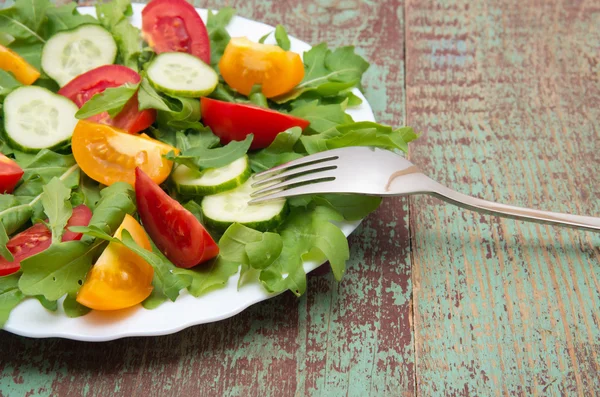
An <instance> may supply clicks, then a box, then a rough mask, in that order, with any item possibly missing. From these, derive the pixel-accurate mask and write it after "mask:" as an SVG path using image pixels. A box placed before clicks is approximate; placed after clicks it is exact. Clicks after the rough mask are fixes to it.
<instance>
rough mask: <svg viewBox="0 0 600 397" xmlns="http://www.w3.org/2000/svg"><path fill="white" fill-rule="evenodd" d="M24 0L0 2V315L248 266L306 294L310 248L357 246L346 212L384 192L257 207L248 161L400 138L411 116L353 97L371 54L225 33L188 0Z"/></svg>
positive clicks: (151, 299) (153, 299) (87, 304)
mask: <svg viewBox="0 0 600 397" xmlns="http://www.w3.org/2000/svg"><path fill="white" fill-rule="evenodd" d="M96 13H97V16H98V18H97V19H96V18H93V17H91V16H88V15H81V14H79V12H78V11H77V8H76V4H75V3H70V4H67V5H63V6H60V7H56V6H55V5H53V4H52V3H51V2H50V1H49V0H16V2H15V3H14V5H12V6H11V7H10V8H6V9H3V10H0V106H1V113H0V131H1V142H0V145H1V146H0V151H1V153H2V154H0V192H1V193H2V194H1V195H0V326H2V325H3V324H4V323H5V322H6V320H7V319H8V317H9V315H10V311H11V310H12V309H13V308H14V307H15V306H17V305H18V304H19V303H20V302H21V301H22V300H24V299H28V298H32V299H37V300H38V301H39V302H40V304H42V305H43V306H44V307H45V308H46V309H48V310H57V309H58V306H59V305H61V306H62V308H63V310H64V313H65V314H66V315H67V316H70V317H77V316H81V315H84V314H86V313H87V312H89V311H90V310H118V309H123V308H127V307H131V306H135V305H138V304H140V303H141V304H142V306H143V307H145V308H146V309H152V308H155V307H157V306H158V305H160V304H161V303H163V302H165V301H167V300H171V301H175V300H176V299H177V298H178V296H179V295H180V294H181V292H182V291H184V290H187V291H188V292H189V294H191V295H193V296H195V297H198V296H201V295H202V294H204V293H207V292H208V291H210V290H212V289H215V288H219V287H222V286H223V285H225V284H226V283H227V281H228V280H229V278H230V277H231V276H233V275H235V274H238V273H240V278H239V284H238V285H242V284H243V283H245V282H250V281H258V282H260V283H261V285H262V286H263V287H264V288H265V289H266V290H267V291H269V292H282V291H285V290H290V291H292V292H293V293H294V294H296V295H298V296H300V295H301V294H303V293H304V291H305V290H306V274H305V272H304V269H303V266H302V263H303V261H304V260H308V259H317V260H324V259H327V260H329V263H330V265H331V268H332V271H333V274H334V276H335V278H336V279H337V280H339V279H341V277H342V275H343V274H344V271H345V264H346V261H347V259H348V258H349V249H348V242H347V240H346V237H345V236H344V234H343V233H342V231H341V230H340V228H339V227H338V226H336V222H341V221H344V220H346V221H352V220H358V219H362V218H363V217H365V216H366V215H368V214H369V213H370V212H372V211H373V210H375V209H376V208H377V207H378V206H379V203H380V199H379V198H373V197H364V196H358V195H335V194H328V195H314V196H304V197H298V198H292V199H288V200H285V199H279V200H273V201H271V202H267V203H264V204H259V205H248V202H249V200H250V194H251V193H252V192H253V188H252V186H251V185H252V174H254V173H257V172H260V171H264V170H267V169H270V168H272V167H274V166H276V165H280V164H283V163H285V162H288V161H291V160H294V159H297V158H300V157H303V156H306V155H308V154H312V153H316V152H319V151H323V150H328V149H334V148H340V147H345V146H355V145H365V146H376V147H381V148H385V149H389V150H393V151H406V150H407V143H408V142H410V141H411V140H413V139H415V138H416V137H417V136H416V134H415V133H414V132H413V130H412V129H411V128H408V127H403V128H392V127H389V126H384V125H380V124H377V123H374V122H355V121H354V120H353V119H352V118H351V117H350V115H348V114H347V113H346V110H347V109H348V108H350V107H352V106H357V105H359V104H360V103H361V99H360V98H359V97H357V96H356V95H354V94H353V93H352V89H353V88H355V87H359V86H360V82H361V77H362V75H363V73H364V72H365V71H366V70H367V68H368V66H369V64H368V63H367V62H366V61H365V60H364V59H363V58H362V57H361V56H359V55H357V54H356V53H355V51H354V48H353V47H341V48H337V49H335V50H332V49H329V48H328V46H327V44H325V43H322V44H319V45H316V46H314V47H312V49H311V50H310V51H307V52H306V53H304V54H303V57H301V56H300V54H297V53H294V52H291V51H290V47H291V44H290V39H289V38H288V36H287V33H286V31H285V29H284V28H283V27H282V26H281V25H278V26H277V28H276V29H275V31H274V32H273V35H274V38H275V41H276V43H277V45H271V44H264V43H265V41H266V40H267V39H268V38H269V37H268V36H269V35H267V36H265V37H263V38H262V39H261V40H260V41H259V42H258V43H256V42H252V41H250V40H248V39H247V38H245V37H234V38H232V37H230V36H229V34H228V33H227V30H226V26H227V25H228V23H229V22H230V20H231V19H232V18H233V17H234V14H235V11H234V10H233V9H231V8H223V9H221V10H220V11H218V12H217V13H212V12H209V14H208V20H207V23H206V25H205V24H204V23H203V21H202V20H201V19H200V17H199V15H198V13H197V12H196V10H195V9H194V8H193V7H192V6H191V5H190V4H188V3H187V2H186V1H185V0H152V1H151V2H150V3H149V4H148V5H147V6H146V7H145V8H144V10H143V12H142V29H141V30H140V29H137V28H136V27H134V26H132V25H131V23H130V22H129V20H128V17H129V16H131V15H132V8H131V4H130V3H129V1H128V0H113V1H111V2H107V3H102V4H99V5H97V6H96Z"/></svg>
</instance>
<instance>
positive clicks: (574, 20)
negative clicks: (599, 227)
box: [406, 0, 600, 396]
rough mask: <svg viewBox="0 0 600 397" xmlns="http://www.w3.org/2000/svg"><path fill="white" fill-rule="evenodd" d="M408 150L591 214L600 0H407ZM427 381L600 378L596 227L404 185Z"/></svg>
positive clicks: (588, 389) (497, 187) (446, 179)
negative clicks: (566, 225)
mask: <svg viewBox="0 0 600 397" xmlns="http://www.w3.org/2000/svg"><path fill="white" fill-rule="evenodd" d="M406 26H407V30H406V31H407V33H406V39H407V47H406V62H407V63H406V65H407V71H406V76H407V77H406V78H407V118H408V124H409V125H412V126H414V127H416V128H418V129H420V130H422V131H424V132H425V135H424V136H423V138H422V139H421V140H419V141H418V143H416V144H415V145H414V146H413V147H412V151H411V158H412V159H413V161H414V162H415V163H417V164H419V165H420V166H422V167H423V168H424V169H425V170H426V172H427V173H428V174H430V175H431V176H432V177H433V178H435V179H437V180H439V181H440V182H442V183H444V184H447V185H449V186H452V187H454V188H456V189H457V190H460V191H462V192H464V193H470V194H473V195H476V196H480V197H486V198H488V199H491V200H497V201H501V202H507V203H514V204H517V205H523V206H530V207H539V208H545V209H549V210H555V211H563V212H572V213H581V214H590V215H596V216H600V200H599V199H600V176H599V174H598V167H599V166H600V155H599V153H600V150H599V149H600V132H599V130H600V122H599V121H598V120H600V110H599V106H598V105H599V104H600V85H599V84H598V82H599V79H598V76H599V73H598V72H599V71H600V69H599V64H600V62H599V61H600V30H598V27H599V26H600V7H599V4H598V2H597V1H594V0H587V1H585V0H583V1H577V2H572V1H566V0H564V1H562V0H554V1H535V0H530V1H523V0H501V1H492V0H487V1H477V2H473V1H467V0H408V1H407V4H406ZM410 210H411V227H412V235H413V239H412V242H413V282H414V290H413V291H414V302H415V303H414V313H415V319H414V322H415V343H416V373H417V390H418V392H419V394H420V395H424V396H427V395H440V394H452V395H473V394H475V395H513V394H519V395H558V394H564V395H582V396H583V395H596V394H598V393H600V378H599V377H598V373H599V370H600V361H599V357H600V322H599V320H600V311H599V307H600V293H599V286H600V284H599V280H600V261H599V258H600V248H599V247H600V238H599V237H598V235H594V234H592V233H584V232H577V231H568V230H565V229H559V228H553V227H549V226H540V225H532V224H525V223H519V222H515V221H511V220H500V219H497V218H491V217H486V216H480V215H477V214H474V213H469V212H464V211H462V210H460V209H456V208H454V207H452V206H449V205H444V204H442V203H440V202H438V201H436V200H433V199H426V198H415V199H411V206H410Z"/></svg>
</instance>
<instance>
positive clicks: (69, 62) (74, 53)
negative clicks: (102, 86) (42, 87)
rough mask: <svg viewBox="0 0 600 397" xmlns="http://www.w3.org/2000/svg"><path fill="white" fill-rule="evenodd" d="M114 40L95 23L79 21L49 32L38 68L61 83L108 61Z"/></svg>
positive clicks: (112, 57)
mask: <svg viewBox="0 0 600 397" xmlns="http://www.w3.org/2000/svg"><path fill="white" fill-rule="evenodd" d="M116 57H117V44H116V43H115V39H113V37H112V35H111V34H110V32H109V31H108V30H106V29H104V28H103V27H101V26H99V25H80V26H78V27H76V28H75V29H73V30H67V31H62V32H59V33H57V34H55V35H54V36H52V37H51V38H50V39H49V40H48V41H47V42H46V44H45V45H44V48H43V49H42V69H43V70H44V72H46V74H47V75H48V76H50V77H51V78H52V79H54V80H55V81H56V82H57V83H58V85H60V86H61V87H62V86H63V85H65V84H67V83H68V82H69V81H71V80H72V79H73V78H75V77H77V76H79V75H80V74H82V73H85V72H88V71H90V70H92V69H95V68H97V67H98V66H102V65H110V64H112V63H114V62H115V58H116Z"/></svg>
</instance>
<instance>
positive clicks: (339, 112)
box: [290, 101, 353, 133]
mask: <svg viewBox="0 0 600 397" xmlns="http://www.w3.org/2000/svg"><path fill="white" fill-rule="evenodd" d="M290 114H291V115H292V116H297V117H301V118H303V119H306V120H308V121H310V125H309V126H308V128H307V130H308V131H309V132H313V133H321V132H325V131H327V130H331V129H332V128H335V127H337V126H338V125H340V124H347V123H351V122H353V120H352V117H350V115H349V114H347V113H346V111H345V108H344V106H343V104H331V105H319V103H318V102H317V101H312V102H309V103H306V104H304V105H301V106H299V107H296V108H294V109H293V110H292V111H291V112H290Z"/></svg>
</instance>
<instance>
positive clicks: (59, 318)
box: [4, 4, 375, 342]
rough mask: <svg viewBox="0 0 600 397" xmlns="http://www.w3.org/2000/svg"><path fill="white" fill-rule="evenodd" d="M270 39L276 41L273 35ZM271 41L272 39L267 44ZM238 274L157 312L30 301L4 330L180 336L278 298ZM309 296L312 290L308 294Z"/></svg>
mask: <svg viewBox="0 0 600 397" xmlns="http://www.w3.org/2000/svg"><path fill="white" fill-rule="evenodd" d="M143 7H144V5H143V4H134V5H133V10H134V15H133V17H132V23H133V24H134V25H135V26H137V27H141V24H142V16H141V12H142V9H143ZM79 11H80V12H81V13H83V14H90V15H94V16H95V10H94V8H93V7H80V8H79ZM198 13H199V14H200V16H201V17H202V19H203V20H204V21H206V16H207V11H206V10H202V9H198ZM227 30H228V31H229V34H231V36H232V37H236V36H247V37H248V38H250V40H253V41H258V39H260V38H261V37H262V36H263V35H265V34H267V33H269V32H271V31H273V30H274V28H273V27H272V26H269V25H265V24H263V23H260V22H255V21H251V20H249V19H245V18H241V17H235V18H234V19H233V21H232V22H231V23H230V24H229V26H228V28H227ZM290 39H291V43H292V48H291V49H292V51H295V52H297V53H300V54H302V53H303V52H304V51H307V50H309V49H310V45H308V44H307V43H305V42H302V41H300V40H298V39H295V38H293V37H290ZM269 40H273V39H272V37H270V39H269ZM267 42H269V41H267ZM354 93H355V94H356V95H357V96H359V97H360V98H361V99H363V104H362V105H361V106H358V107H355V108H352V109H351V110H349V113H350V114H351V115H352V117H353V118H354V119H355V120H357V121H375V118H374V116H373V112H372V111H371V108H370V107H369V104H368V103H367V101H366V100H365V98H364V97H363V96H362V94H361V93H360V92H359V91H358V90H355V91H354ZM359 223H360V222H354V223H345V224H342V225H341V227H342V230H343V232H344V234H345V235H346V236H348V235H350V233H352V232H353V231H354V230H355V229H356V227H358V225H359ZM319 265H320V263H316V262H307V263H305V264H304V269H305V270H306V272H310V271H312V270H314V269H316V268H317V267H318V266H319ZM238 278H239V275H235V276H233V277H231V278H230V280H229V282H228V284H227V285H226V286H225V287H224V288H222V289H218V290H215V291H212V292H210V293H208V294H206V295H204V296H202V297H200V298H194V297H193V296H191V295H189V294H187V292H185V291H183V292H182V295H181V296H180V297H179V298H178V299H177V301H176V302H167V303H164V304H163V305H161V306H160V307H158V308H157V309H154V310H146V309H144V308H142V307H141V306H139V305H138V306H136V307H134V308H131V309H128V310H124V311H119V312H116V313H115V312H112V313H103V312H95V311H93V312H91V313H89V314H87V315H86V316H83V317H79V318H68V317H67V316H66V315H65V314H64V313H63V312H62V311H61V310H60V309H59V310H58V311H57V312H55V313H52V312H50V311H47V310H45V309H44V308H43V307H42V306H41V305H40V304H39V302H38V301H37V300H35V299H28V300H26V301H24V302H23V303H21V304H20V305H19V306H17V307H16V308H15V309H14V310H13V311H12V313H11V314H10V319H9V320H8V322H7V323H6V324H5V326H4V329H5V330H7V331H9V332H12V333H15V334H18V335H23V336H28V337H33V338H50V337H60V338H68V339H75V340H82V341H93V342H101V341H108V340H113V339H118V338H123V337H127V336H154V335H166V334H172V333H175V332H178V331H180V330H182V329H184V328H187V327H190V326H192V325H197V324H205V323H210V322H213V321H218V320H222V319H225V318H228V317H232V316H234V315H236V314H237V313H239V312H241V311H242V310H244V309H245V308H247V307H248V306H250V305H253V304H255V303H257V302H260V301H263V300H265V299H268V298H271V297H273V296H275V294H269V293H267V292H266V291H265V290H264V289H263V288H262V286H261V285H260V284H259V283H258V282H256V283H249V284H246V285H244V286H242V287H241V288H240V289H239V290H238V289H237V281H238ZM308 293H310V291H308Z"/></svg>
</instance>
